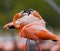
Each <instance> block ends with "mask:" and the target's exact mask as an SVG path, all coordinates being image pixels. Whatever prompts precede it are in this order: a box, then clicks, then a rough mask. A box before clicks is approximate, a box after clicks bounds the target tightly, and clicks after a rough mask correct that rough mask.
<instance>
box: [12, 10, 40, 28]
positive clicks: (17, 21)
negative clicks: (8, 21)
mask: <svg viewBox="0 0 60 51" xmlns="http://www.w3.org/2000/svg"><path fill="white" fill-rule="evenodd" d="M40 19H41V16H40V14H39V13H38V12H37V11H35V10H33V9H25V10H23V11H21V12H20V13H18V14H16V15H15V16H14V18H13V24H14V26H15V27H18V26H19V25H23V26H24V25H26V24H29V23H31V22H35V21H39V20H40ZM16 25H18V26H16Z"/></svg>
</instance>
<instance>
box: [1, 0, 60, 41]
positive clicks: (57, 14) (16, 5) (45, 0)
mask: <svg viewBox="0 0 60 51" xmlns="http://www.w3.org/2000/svg"><path fill="white" fill-rule="evenodd" d="M30 8H31V9H34V10H37V11H38V12H39V13H40V15H41V16H42V18H43V19H44V20H45V21H46V25H47V29H49V30H50V31H52V32H55V33H56V34H59V33H60V0H0V39H1V41H2V40H3V39H5V40H3V42H6V40H7V39H8V38H9V37H10V38H9V39H8V40H7V41H9V40H11V39H14V38H16V37H17V36H18V34H17V31H16V30H12V31H11V30H6V29H4V28H3V26H4V25H5V24H6V23H9V22H11V21H12V19H13V17H14V15H15V14H16V13H18V12H20V11H21V10H23V9H30ZM6 37H7V38H6ZM13 37H14V38H13ZM17 39H19V38H17Z"/></svg>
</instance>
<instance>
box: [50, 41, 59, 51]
mask: <svg viewBox="0 0 60 51" xmlns="http://www.w3.org/2000/svg"><path fill="white" fill-rule="evenodd" d="M50 51H60V42H57V43H56V44H55V45H54V46H52V48H51V50H50Z"/></svg>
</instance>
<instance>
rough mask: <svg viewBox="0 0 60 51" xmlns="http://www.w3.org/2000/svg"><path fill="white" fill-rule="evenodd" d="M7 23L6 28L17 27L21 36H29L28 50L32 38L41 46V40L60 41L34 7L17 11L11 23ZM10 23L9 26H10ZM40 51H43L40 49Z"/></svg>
mask: <svg viewBox="0 0 60 51" xmlns="http://www.w3.org/2000/svg"><path fill="white" fill-rule="evenodd" d="M9 24H10V23H8V24H7V25H5V26H4V27H5V28H8V27H9V26H10V27H9V28H16V29H17V30H18V32H19V35H20V36H21V37H24V38H27V43H26V47H27V48H26V49H27V50H26V51H28V50H29V47H28V45H29V44H30V40H29V39H31V40H34V41H35V42H36V44H37V45H38V47H39V41H40V40H53V41H60V38H59V37H57V36H56V35H55V34H54V33H51V32H50V31H48V30H47V29H46V23H45V21H44V20H43V18H42V17H41V16H40V14H39V13H38V12H37V11H35V10H32V9H28V10H23V11H21V12H20V13H17V14H16V15H15V16H14V18H13V22H11V25H13V26H11V25H9ZM8 25H9V26H8ZM40 51H42V50H41V49H40Z"/></svg>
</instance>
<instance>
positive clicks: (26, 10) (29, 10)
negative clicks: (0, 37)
mask: <svg viewBox="0 0 60 51" xmlns="http://www.w3.org/2000/svg"><path fill="white" fill-rule="evenodd" d="M31 11H33V9H24V13H28V14H30V12H31Z"/></svg>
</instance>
